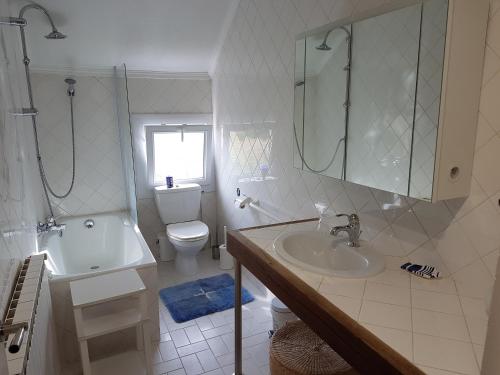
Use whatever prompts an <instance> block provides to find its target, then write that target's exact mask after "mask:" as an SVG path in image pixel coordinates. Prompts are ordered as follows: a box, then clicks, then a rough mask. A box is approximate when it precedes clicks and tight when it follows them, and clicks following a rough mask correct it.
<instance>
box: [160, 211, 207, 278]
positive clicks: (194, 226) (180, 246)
mask: <svg viewBox="0 0 500 375" xmlns="http://www.w3.org/2000/svg"><path fill="white" fill-rule="evenodd" d="M208 235H209V231H208V227H207V225H206V224H205V223H203V222H201V221H198V220H195V221H187V222H184V223H176V224H169V225H167V238H168V240H169V241H170V243H171V244H172V245H174V248H175V251H176V256H175V269H176V270H177V271H178V272H179V273H181V274H183V275H195V274H196V273H197V272H198V261H197V259H196V256H197V255H198V253H199V252H200V250H201V249H203V247H204V246H205V244H206V243H207V241H208Z"/></svg>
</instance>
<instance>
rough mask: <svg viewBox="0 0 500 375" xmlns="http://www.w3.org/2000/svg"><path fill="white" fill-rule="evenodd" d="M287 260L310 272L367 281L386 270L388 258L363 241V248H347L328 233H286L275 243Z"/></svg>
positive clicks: (343, 242) (278, 250) (339, 239)
mask: <svg viewBox="0 0 500 375" xmlns="http://www.w3.org/2000/svg"><path fill="white" fill-rule="evenodd" d="M273 246H274V249H275V250H276V252H277V254H278V255H279V256H280V257H282V258H283V259H284V260H286V261H288V262H290V263H292V264H294V265H295V266H298V267H300V268H303V269H305V270H308V271H312V272H316V273H320V274H323V275H327V276H335V277H344V278H353V279H359V278H366V277H370V276H375V275H376V274H378V273H380V272H382V271H383V270H384V267H385V265H384V257H383V256H382V255H380V254H378V253H377V252H375V251H374V250H372V249H371V248H370V247H368V246H367V243H366V242H364V241H361V247H357V248H353V247H349V246H347V245H346V239H345V238H336V237H333V236H331V235H330V234H329V233H325V232H315V231H297V232H285V233H283V234H282V235H281V236H279V237H278V238H277V239H276V240H275V241H274V244H273Z"/></svg>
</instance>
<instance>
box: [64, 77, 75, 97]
mask: <svg viewBox="0 0 500 375" xmlns="http://www.w3.org/2000/svg"><path fill="white" fill-rule="evenodd" d="M64 82H66V83H67V84H68V95H69V96H75V83H76V81H75V80H74V79H73V78H70V77H68V78H66V79H65V80H64Z"/></svg>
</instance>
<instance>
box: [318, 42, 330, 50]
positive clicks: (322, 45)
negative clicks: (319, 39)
mask: <svg viewBox="0 0 500 375" xmlns="http://www.w3.org/2000/svg"><path fill="white" fill-rule="evenodd" d="M316 49H317V50H318V51H331V50H332V47H330V46H329V45H328V44H326V43H325V42H323V43H321V44H320V45H319V46H317V47H316Z"/></svg>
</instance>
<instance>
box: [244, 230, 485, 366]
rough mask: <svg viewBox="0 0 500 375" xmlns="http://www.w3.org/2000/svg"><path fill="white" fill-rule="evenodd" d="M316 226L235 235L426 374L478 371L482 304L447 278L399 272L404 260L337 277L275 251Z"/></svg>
mask: <svg viewBox="0 0 500 375" xmlns="http://www.w3.org/2000/svg"><path fill="white" fill-rule="evenodd" d="M316 226H317V222H316V221H310V222H305V223H304V222H303V223H296V224H287V225H279V226H268V227H264V228H258V229H250V230H242V231H241V232H240V233H241V234H242V235H243V236H245V237H246V238H247V239H249V240H250V241H252V242H253V243H254V244H255V245H257V246H259V247H260V248H261V249H263V250H264V251H265V252H266V253H267V254H269V255H271V256H272V257H273V258H274V259H275V260H277V261H278V262H279V263H281V264H282V265H284V266H285V267H287V268H288V269H289V270H290V271H291V272H293V273H294V274H295V275H296V276H298V277H299V278H300V279H302V280H303V281H304V282H305V283H306V284H308V285H309V286H310V287H311V288H313V289H314V290H316V291H317V292H318V293H319V294H321V295H322V296H324V297H326V298H327V299H328V300H329V301H330V302H331V303H332V304H334V305H335V306H336V307H338V308H339V309H341V310H342V311H343V312H345V313H346V314H347V315H349V316H350V317H351V318H352V319H354V320H355V321H357V322H358V323H359V324H360V325H362V326H363V327H365V328H366V329H368V330H369V331H371V332H372V333H373V334H375V335H376V336H377V337H378V338H379V339H381V340H382V341H384V342H385V343H386V344H387V345H389V346H390V347H392V348H393V349H394V350H396V351H397V352H398V353H399V354H401V355H402V356H404V357H406V358H407V359H408V360H409V361H410V362H412V363H414V364H415V365H416V366H417V367H419V368H420V369H421V370H422V371H424V372H425V373H427V374H431V375H459V374H460V375H463V374H467V375H469V374H470V375H478V374H479V373H480V362H481V357H482V352H483V348H484V340H485V336H486V326H487V315H486V312H485V309H484V305H483V304H478V303H477V301H475V300H474V299H472V298H464V297H460V296H458V294H457V289H456V286H455V282H454V281H453V279H451V278H443V279H439V280H426V279H422V278H419V277H416V276H413V275H410V274H409V273H407V272H405V271H403V270H401V269H400V268H399V267H400V266H401V264H403V263H405V262H406V261H407V259H406V258H400V257H390V256H386V257H385V262H386V267H385V270H384V271H383V272H382V273H380V274H379V275H377V276H375V277H371V278H368V279H341V278H335V277H327V276H322V275H318V274H315V273H311V272H308V271H305V270H303V269H300V268H298V267H296V266H294V265H292V264H290V263H289V262H287V261H285V260H283V259H282V258H281V257H279V256H278V255H277V254H276V252H275V251H274V249H273V241H274V239H276V238H277V237H278V236H280V235H281V234H282V233H283V232H286V231H296V230H315V229H316Z"/></svg>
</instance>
